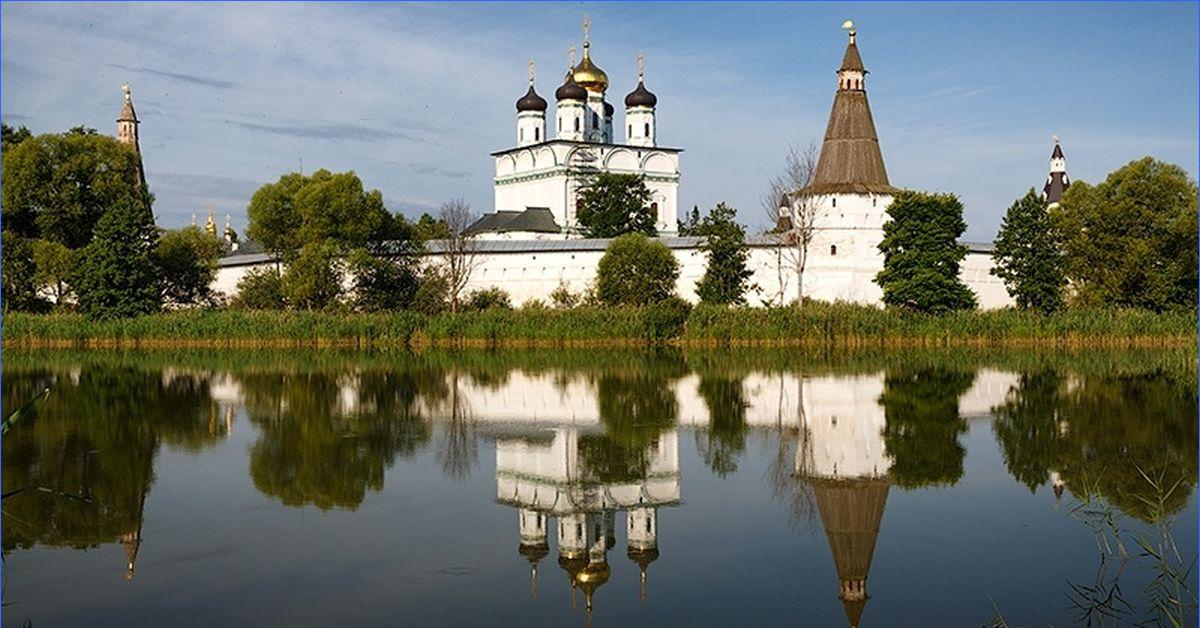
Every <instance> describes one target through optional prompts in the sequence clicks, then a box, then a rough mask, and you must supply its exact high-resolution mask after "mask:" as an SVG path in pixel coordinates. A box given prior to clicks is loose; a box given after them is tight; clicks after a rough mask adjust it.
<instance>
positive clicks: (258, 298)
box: [229, 267, 287, 310]
mask: <svg viewBox="0 0 1200 628" xmlns="http://www.w3.org/2000/svg"><path fill="white" fill-rule="evenodd" d="M237 288H238V292H237V295H235V296H234V297H233V299H232V300H231V301H230V302H229V307H232V308H236V309H241V310H282V309H283V308H285V307H287V299H285V298H284V297H283V276H282V275H281V274H280V273H279V269H278V268H275V267H270V268H254V269H251V270H250V271H249V272H247V273H246V275H245V276H244V277H242V279H241V281H239V282H238V284H237Z"/></svg>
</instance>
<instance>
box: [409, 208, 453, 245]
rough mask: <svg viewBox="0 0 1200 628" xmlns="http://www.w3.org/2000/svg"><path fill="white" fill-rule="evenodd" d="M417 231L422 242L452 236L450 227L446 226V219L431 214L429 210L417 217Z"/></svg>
mask: <svg viewBox="0 0 1200 628" xmlns="http://www.w3.org/2000/svg"><path fill="white" fill-rule="evenodd" d="M416 233H417V237H418V238H419V239H420V240H421V241H422V242H425V241H428V240H446V239H448V238H449V237H450V228H449V227H447V226H446V223H445V222H444V221H442V220H440V219H438V218H434V217H433V216H431V215H429V212H425V213H423V214H421V217H420V218H419V219H417V225H416Z"/></svg>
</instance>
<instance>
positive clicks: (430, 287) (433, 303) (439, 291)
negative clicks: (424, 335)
mask: <svg viewBox="0 0 1200 628" xmlns="http://www.w3.org/2000/svg"><path fill="white" fill-rule="evenodd" d="M449 308H450V280H449V279H447V278H446V273H445V272H443V271H442V269H441V268H440V267H439V266H436V265H434V266H429V267H427V268H425V269H424V270H423V271H422V272H421V275H420V278H419V280H418V284H417V293H416V295H415V296H414V297H413V303H412V309H413V310H416V311H417V312H420V313H422V314H427V315H432V314H441V313H442V312H445V311H446V310H448V309H449Z"/></svg>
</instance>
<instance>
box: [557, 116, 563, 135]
mask: <svg viewBox="0 0 1200 628" xmlns="http://www.w3.org/2000/svg"><path fill="white" fill-rule="evenodd" d="M557 130H558V132H559V133H562V118H559V119H558V129H557Z"/></svg>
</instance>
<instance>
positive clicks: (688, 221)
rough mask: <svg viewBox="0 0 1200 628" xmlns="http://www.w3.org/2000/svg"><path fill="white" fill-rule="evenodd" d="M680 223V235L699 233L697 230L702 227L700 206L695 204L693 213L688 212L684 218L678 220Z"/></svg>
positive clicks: (678, 223)
mask: <svg viewBox="0 0 1200 628" xmlns="http://www.w3.org/2000/svg"><path fill="white" fill-rule="evenodd" d="M675 222H676V223H677V225H678V227H677V228H678V231H679V235H681V236H683V237H687V236H695V235H699V234H698V233H696V230H698V229H699V228H700V206H699V205H693V206H692V211H691V213H689V214H687V216H686V218H685V219H684V220H676V221H675Z"/></svg>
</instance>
